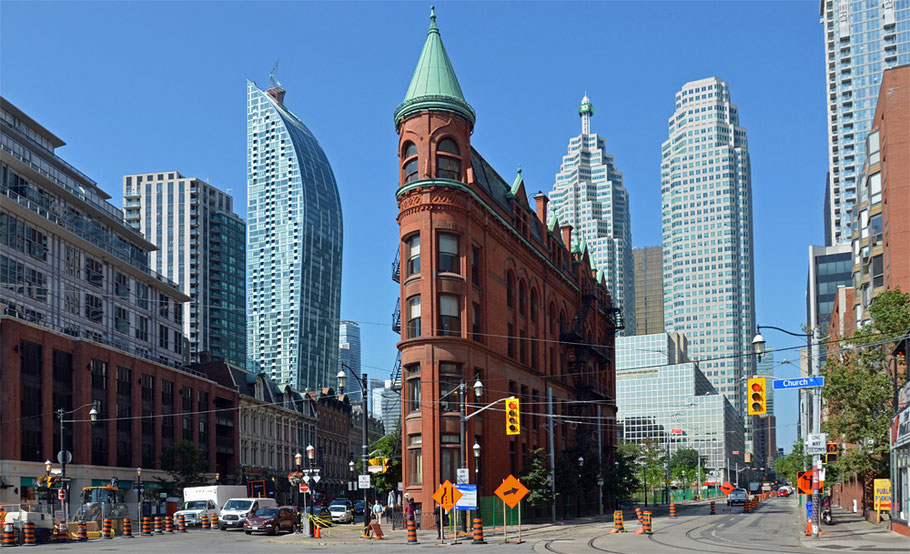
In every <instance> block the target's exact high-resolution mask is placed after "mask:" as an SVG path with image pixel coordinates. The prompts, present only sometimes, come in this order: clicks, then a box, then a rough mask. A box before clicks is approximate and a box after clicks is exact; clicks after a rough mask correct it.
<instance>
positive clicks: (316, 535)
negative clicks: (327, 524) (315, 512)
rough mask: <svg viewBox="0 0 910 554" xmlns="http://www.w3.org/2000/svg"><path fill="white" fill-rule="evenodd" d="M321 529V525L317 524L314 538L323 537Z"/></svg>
mask: <svg viewBox="0 0 910 554" xmlns="http://www.w3.org/2000/svg"><path fill="white" fill-rule="evenodd" d="M320 529H321V527H319V526H318V525H317V526H316V531H315V532H314V534H313V538H314V539H321V538H322V533H321V532H320V531H319V530H320Z"/></svg>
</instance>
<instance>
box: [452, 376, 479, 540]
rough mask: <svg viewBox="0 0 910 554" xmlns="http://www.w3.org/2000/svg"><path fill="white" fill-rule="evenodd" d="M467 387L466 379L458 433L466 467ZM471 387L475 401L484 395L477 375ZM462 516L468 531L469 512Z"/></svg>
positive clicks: (462, 525) (462, 392) (462, 461)
mask: <svg viewBox="0 0 910 554" xmlns="http://www.w3.org/2000/svg"><path fill="white" fill-rule="evenodd" d="M467 388H468V384H467V382H465V381H462V382H461V384H460V385H459V387H458V389H459V393H460V395H461V402H460V404H461V418H460V419H461V422H460V423H461V429H460V431H461V432H460V433H459V434H458V442H459V445H458V448H459V451H460V452H461V463H462V465H461V467H464V468H467V467H468V449H467V443H466V438H465V437H466V436H467V434H468V418H467V412H468V408H467V397H468V395H467ZM471 388H472V389H474V400H475V401H477V400H480V399H481V398H482V397H483V383H481V382H480V379H478V377H477V375H475V376H474V385H472V386H471ZM479 448H480V447H478V450H477V451H476V452H477V453H478V454H479V453H480V449H479ZM478 498H479V497H478ZM461 516H462V517H461V530H462V531H467V527H468V520H467V517H468V514H467V512H462V514H461Z"/></svg>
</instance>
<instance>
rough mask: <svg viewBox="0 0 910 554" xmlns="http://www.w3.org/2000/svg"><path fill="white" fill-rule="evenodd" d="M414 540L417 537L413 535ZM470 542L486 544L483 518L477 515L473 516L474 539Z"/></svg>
mask: <svg viewBox="0 0 910 554" xmlns="http://www.w3.org/2000/svg"><path fill="white" fill-rule="evenodd" d="M414 538H415V540H416V539H417V537H416V536H415V537H414ZM471 544H487V541H485V540H483V519H482V518H479V517H475V518H474V541H473V542H472V543H471Z"/></svg>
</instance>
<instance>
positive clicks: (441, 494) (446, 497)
mask: <svg viewBox="0 0 910 554" xmlns="http://www.w3.org/2000/svg"><path fill="white" fill-rule="evenodd" d="M461 496H462V495H461V491H459V490H458V489H456V488H455V485H453V484H452V483H450V482H449V481H448V479H447V480H446V482H445V483H443V484H442V486H440V487H439V488H438V489H436V492H435V493H434V494H433V500H435V501H436V503H437V504H439V505H440V506H442V508H443V509H444V510H445V511H447V512H448V511H450V510H451V509H452V507H454V506H455V503H456V502H458V499H459V498H461Z"/></svg>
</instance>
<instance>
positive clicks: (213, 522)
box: [209, 514, 218, 529]
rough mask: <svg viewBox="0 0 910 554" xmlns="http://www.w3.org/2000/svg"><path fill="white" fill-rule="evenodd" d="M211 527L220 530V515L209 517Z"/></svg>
mask: <svg viewBox="0 0 910 554" xmlns="http://www.w3.org/2000/svg"><path fill="white" fill-rule="evenodd" d="M209 527H211V528H212V529H218V514H212V515H211V517H209Z"/></svg>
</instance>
